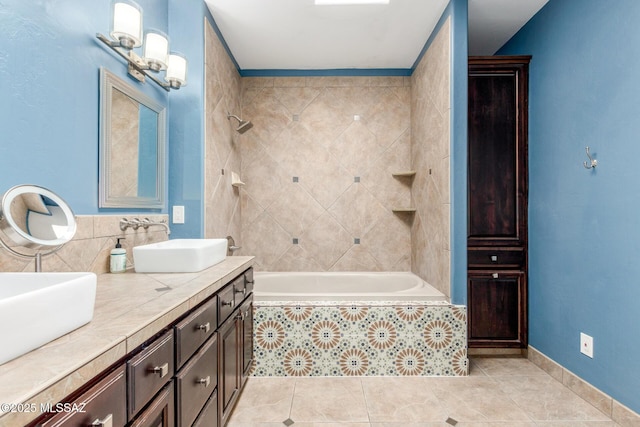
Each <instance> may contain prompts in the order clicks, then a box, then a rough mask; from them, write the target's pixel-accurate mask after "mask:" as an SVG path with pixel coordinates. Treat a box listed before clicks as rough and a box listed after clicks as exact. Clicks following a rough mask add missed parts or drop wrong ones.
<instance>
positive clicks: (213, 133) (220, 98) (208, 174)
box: [203, 19, 253, 255]
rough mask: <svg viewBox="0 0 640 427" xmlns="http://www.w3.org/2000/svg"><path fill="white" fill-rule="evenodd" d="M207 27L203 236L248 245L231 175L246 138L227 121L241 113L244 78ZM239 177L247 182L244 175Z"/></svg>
mask: <svg viewBox="0 0 640 427" xmlns="http://www.w3.org/2000/svg"><path fill="white" fill-rule="evenodd" d="M204 26H205V32H204V33H205V67H204V81H205V94H206V96H205V99H204V117H205V119H204V122H205V123H204V126H205V129H204V161H203V162H204V163H203V164H204V209H205V212H204V237H205V238H219V237H225V236H233V238H234V240H235V242H236V244H237V245H238V246H245V245H244V243H243V242H242V236H241V230H240V225H241V224H240V193H239V191H238V189H236V188H235V187H233V186H232V185H231V172H236V173H240V172H241V170H240V146H241V145H242V144H244V141H243V140H244V135H240V134H239V133H237V132H236V131H235V129H236V126H237V122H236V121H235V120H231V121H229V120H228V119H227V112H229V113H231V114H235V115H241V114H242V113H241V106H240V105H241V104H240V94H241V91H240V87H241V78H240V74H238V71H237V70H236V68H235V66H234V65H233V63H232V62H231V60H230V59H229V55H227V52H226V51H225V48H224V46H223V45H222V43H221V42H220V40H219V39H218V36H216V34H215V32H214V31H213V29H212V28H211V24H209V21H208V20H207V19H205V20H204ZM249 119H251V117H249ZM251 132H253V129H252V130H250V131H249V133H251ZM221 170H224V174H222V173H221V172H220V171H221ZM240 177H241V178H242V180H243V181H244V177H243V176H242V174H241V173H240ZM250 252H251V251H245V252H244V253H245V254H250ZM236 255H237V253H236Z"/></svg>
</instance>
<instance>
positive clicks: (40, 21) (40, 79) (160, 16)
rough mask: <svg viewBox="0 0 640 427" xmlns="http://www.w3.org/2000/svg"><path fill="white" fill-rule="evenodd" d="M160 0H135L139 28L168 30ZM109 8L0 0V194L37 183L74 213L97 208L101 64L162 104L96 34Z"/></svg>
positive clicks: (161, 95)
mask: <svg viewBox="0 0 640 427" xmlns="http://www.w3.org/2000/svg"><path fill="white" fill-rule="evenodd" d="M166 1H167V0H140V1H139V4H140V5H141V6H142V8H143V9H144V26H145V28H149V27H154V28H158V29H160V30H164V31H166V30H167V7H166ZM110 8H111V3H110V1H109V0H92V1H90V2H88V1H77V0H58V1H52V0H44V1H39V2H29V1H24V0H2V1H0V93H1V94H2V96H0V129H1V132H0V193H2V192H4V191H6V190H7V189H8V188H9V187H11V186H13V185H16V184H25V183H29V184H38V185H43V186H45V187H49V188H50V189H52V190H53V191H55V192H57V193H58V194H60V196H61V197H62V198H63V199H65V200H66V201H67V202H68V203H69V204H70V205H71V207H72V208H73V210H74V212H75V213H76V214H96V213H98V212H99V209H98V128H99V126H98V125H99V106H98V99H99V98H98V96H99V94H98V91H99V72H98V70H99V67H101V66H104V67H106V68H107V69H109V70H110V71H112V72H114V73H115V74H117V75H119V76H120V77H123V78H125V79H128V81H130V82H131V84H132V85H133V86H135V87H137V88H138V89H140V90H142V91H143V92H144V93H146V94H147V95H149V96H151V97H153V98H154V99H156V100H158V101H159V102H161V103H163V104H165V105H166V100H167V95H166V92H165V91H164V90H161V89H159V88H156V87H154V85H153V84H152V83H147V84H145V85H142V84H139V83H137V82H136V81H134V80H131V79H129V78H128V77H127V76H126V67H125V65H124V64H123V62H122V61H121V60H120V59H117V58H116V57H115V56H114V55H113V54H111V53H110V52H109V51H107V50H106V49H105V48H103V47H102V46H101V45H100V44H99V43H100V42H99V41H98V40H97V39H96V38H95V34H96V33H97V32H100V33H103V34H107V33H108V31H109V25H110ZM100 211H101V212H105V213H108V212H113V210H100Z"/></svg>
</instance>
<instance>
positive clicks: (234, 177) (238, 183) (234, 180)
mask: <svg viewBox="0 0 640 427" xmlns="http://www.w3.org/2000/svg"><path fill="white" fill-rule="evenodd" d="M231 185H233V186H234V187H242V186H243V185H244V182H242V180H241V179H240V176H239V175H238V174H237V173H235V172H231Z"/></svg>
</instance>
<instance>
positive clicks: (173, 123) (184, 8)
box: [168, 0, 208, 239]
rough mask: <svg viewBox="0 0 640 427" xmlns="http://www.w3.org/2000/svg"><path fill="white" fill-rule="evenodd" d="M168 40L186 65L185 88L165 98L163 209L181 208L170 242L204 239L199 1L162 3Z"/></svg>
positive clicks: (201, 6)
mask: <svg viewBox="0 0 640 427" xmlns="http://www.w3.org/2000/svg"><path fill="white" fill-rule="evenodd" d="M168 1H169V16H170V18H169V30H170V32H171V40H172V42H175V44H176V46H178V45H179V46H180V48H181V51H182V53H183V54H185V55H186V56H187V58H188V60H189V69H188V71H187V78H188V83H187V86H185V87H182V88H180V90H178V91H174V92H172V93H171V95H170V98H169V150H168V152H169V173H168V184H169V207H171V206H175V205H180V206H184V207H185V223H184V224H171V238H172V239H176V238H201V237H204V55H203V52H204V16H205V15H206V14H207V13H208V12H207V11H206V6H205V4H204V2H203V1H202V0H168Z"/></svg>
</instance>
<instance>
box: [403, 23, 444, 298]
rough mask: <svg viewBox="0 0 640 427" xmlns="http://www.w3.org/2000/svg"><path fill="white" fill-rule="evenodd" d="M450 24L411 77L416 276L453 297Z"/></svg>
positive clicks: (412, 239)
mask: <svg viewBox="0 0 640 427" xmlns="http://www.w3.org/2000/svg"><path fill="white" fill-rule="evenodd" d="M450 19H451V18H449V19H448V20H447V21H446V22H445V23H444V25H443V26H442V27H441V28H440V31H439V32H438V34H437V35H436V37H435V38H434V40H433V41H432V43H431V45H430V47H429V49H428V50H427V52H426V53H425V55H424V56H423V57H422V60H421V61H420V63H419V64H418V66H417V67H416V69H415V71H414V72H413V75H412V77H411V89H412V90H411V134H412V143H411V159H412V164H411V168H412V169H414V170H416V172H417V173H416V176H415V178H414V181H413V186H412V191H411V196H412V204H413V206H414V207H415V208H416V213H415V218H414V221H413V225H412V227H411V270H412V271H413V272H414V273H415V274H417V275H418V276H420V277H422V278H423V279H424V280H426V281H427V282H429V283H430V284H432V285H433V286H434V287H436V288H437V289H438V290H439V291H440V292H442V293H444V294H445V295H448V296H449V295H450V292H451V291H450V277H451V272H450V265H451V249H450V245H449V240H450V234H451V233H450V229H451V227H450V208H451V199H450V191H451V190H450V185H449V182H450V180H449V171H450V167H449V162H450V142H449V136H450V134H451V129H450V109H451V105H450V92H451V84H450V81H451V79H450V76H451V72H450V64H451V60H450V58H451V45H450V39H451V25H450Z"/></svg>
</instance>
